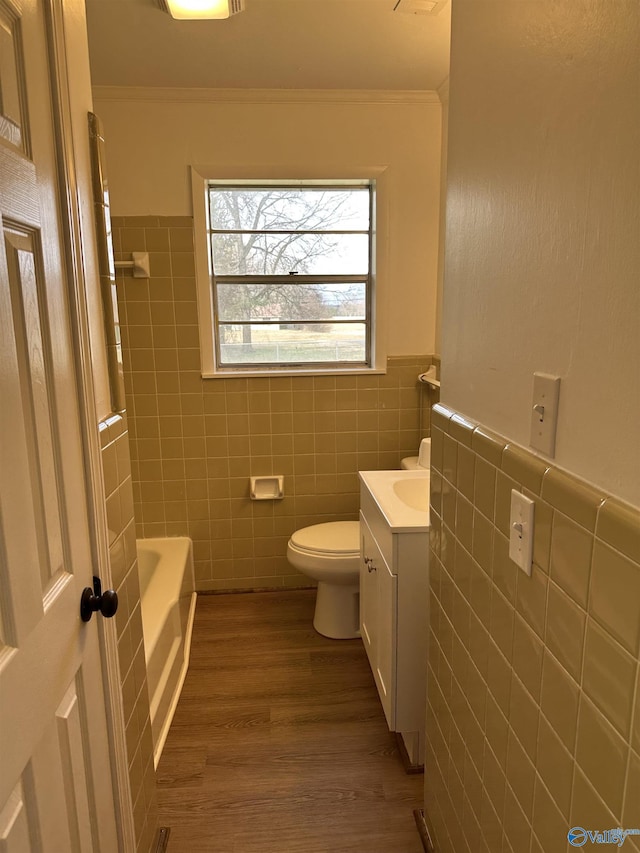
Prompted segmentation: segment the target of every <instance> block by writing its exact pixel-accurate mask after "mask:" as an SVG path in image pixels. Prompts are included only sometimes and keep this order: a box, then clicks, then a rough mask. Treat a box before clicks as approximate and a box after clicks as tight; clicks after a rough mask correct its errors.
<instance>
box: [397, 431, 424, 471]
mask: <svg viewBox="0 0 640 853" xmlns="http://www.w3.org/2000/svg"><path fill="white" fill-rule="evenodd" d="M430 465H431V439H430V438H423V439H422V441H421V442H420V448H419V450H418V455H417V456H405V458H404V459H401V460H400V467H401V468H402V469H403V470H405V471H419V470H420V469H421V468H426V469H427V470H428V469H429V467H430Z"/></svg>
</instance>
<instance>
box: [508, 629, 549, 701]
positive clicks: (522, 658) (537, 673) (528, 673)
mask: <svg viewBox="0 0 640 853" xmlns="http://www.w3.org/2000/svg"><path fill="white" fill-rule="evenodd" d="M543 653H544V646H543V644H542V641H541V640H540V638H539V637H538V636H537V634H536V633H535V632H534V631H532V630H531V628H529V626H528V625H527V623H526V622H525V621H524V619H522V618H521V617H520V616H518V615H516V617H515V622H514V632H513V669H514V672H515V673H516V674H517V676H518V678H519V679H520V681H522V683H523V684H524V686H525V687H526V688H527V690H528V691H529V693H530V694H531V695H532V696H533V698H534V699H535V700H536V703H538V704H539V703H540V690H541V684H542V658H543Z"/></svg>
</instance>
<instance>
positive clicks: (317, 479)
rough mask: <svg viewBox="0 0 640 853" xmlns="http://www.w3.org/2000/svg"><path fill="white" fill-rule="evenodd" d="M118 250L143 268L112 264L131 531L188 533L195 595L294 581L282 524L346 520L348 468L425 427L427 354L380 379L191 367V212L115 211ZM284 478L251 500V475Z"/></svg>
mask: <svg viewBox="0 0 640 853" xmlns="http://www.w3.org/2000/svg"><path fill="white" fill-rule="evenodd" d="M112 226H113V241H114V251H115V256H116V259H119V260H120V259H127V258H128V257H129V256H130V252H132V251H148V252H149V256H150V265H151V277H150V278H149V279H148V280H147V279H134V278H132V277H131V276H130V275H125V274H124V273H119V274H118V299H119V312H120V321H121V327H122V340H123V349H124V361H125V387H126V394H127V403H128V407H127V408H128V414H129V429H130V446H131V456H132V470H133V490H134V506H135V515H136V520H137V533H138V536H139V537H150V536H179V535H188V536H190V537H191V538H192V540H193V543H194V559H195V570H196V587H197V589H198V590H199V591H206V590H220V589H241V588H260V587H274V586H275V587H278V586H300V585H304V584H306V583H308V581H307V579H306V578H305V577H303V576H301V575H299V574H298V573H297V572H295V571H294V570H293V569H292V568H291V567H290V566H289V564H288V563H287V561H286V557H285V553H286V544H287V540H288V538H289V536H290V534H291V533H292V532H293V531H294V530H296V529H297V528H299V527H303V526H305V525H308V524H314V523H318V522H321V521H335V520H340V519H355V518H357V513H358V499H359V497H358V496H359V488H358V478H357V472H358V470H367V469H378V468H394V467H397V466H398V465H399V462H400V459H401V458H402V457H403V456H407V455H415V454H416V453H417V448H418V444H419V438H420V437H421V435H428V433H429V411H430V406H431V404H432V403H433V402H435V400H434V399H433V398H432V397H430V394H431V393H432V392H429V391H427V390H426V389H424V390H421V388H419V387H418V382H417V375H418V373H420V372H422V371H424V370H426V369H427V367H428V366H429V365H430V364H431V362H432V358H431V357H430V356H410V357H404V358H392V359H389V369H388V372H387V373H386V374H385V375H381V376H338V377H335V376H319V377H315V378H314V377H294V378H288V377H279V378H256V379H244V378H225V379H205V380H203V379H202V377H201V375H200V351H199V341H198V316H197V302H196V282H195V264H194V253H193V222H192V219H191V218H190V217H114V218H113V220H112ZM260 474H283V475H284V478H285V498H284V500H281V501H264V502H255V501H250V500H249V497H248V495H249V476H250V475H260Z"/></svg>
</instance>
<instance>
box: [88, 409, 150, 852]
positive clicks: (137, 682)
mask: <svg viewBox="0 0 640 853" xmlns="http://www.w3.org/2000/svg"><path fill="white" fill-rule="evenodd" d="M99 429H100V444H101V448H102V469H103V474H104V486H105V498H106V504H107V524H108V528H109V555H110V562H111V572H112V578H113V584H114V587H115V589H116V592H117V593H118V612H117V613H116V616H115V619H116V628H117V632H118V653H119V658H120V674H121V678H122V698H123V704H124V715H125V723H126V739H127V754H128V760H129V778H130V782H131V795H132V799H133V813H134V821H135V828H136V840H137V851H138V853H149V851H150V850H151V849H152V846H153V842H154V839H155V836H156V830H157V827H156V823H157V803H156V781H155V771H154V767H153V743H152V739H151V723H150V720H149V694H148V692H147V671H146V665H145V658H144V644H143V639H142V621H141V618H140V587H139V584H138V567H137V559H136V532H135V521H134V516H133V490H132V486H131V461H130V456H129V437H128V433H127V425H126V421H125V419H124V418H123V417H122V416H121V415H113V416H112V417H109V418H107V419H106V420H104V421H102V422H101V423H100V424H99Z"/></svg>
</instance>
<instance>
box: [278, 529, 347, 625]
mask: <svg viewBox="0 0 640 853" xmlns="http://www.w3.org/2000/svg"><path fill="white" fill-rule="evenodd" d="M287 559H288V560H289V562H290V563H291V565H292V566H293V567H294V568H296V569H297V570H298V571H299V572H301V573H302V574H303V575H306V576H307V577H309V578H313V580H316V581H317V582H318V591H317V594H316V609H315V614H314V617H313V627H314V628H315V629H316V631H317V632H318V633H319V634H322V635H323V636H324V637H329V638H330V639H332V640H350V639H353V638H354V637H359V636H360V627H359V626H360V575H359V567H360V523H359V522H358V521H331V522H327V523H325V524H313V525H311V527H302V528H301V529H300V530H296V532H295V533H294V534H292V536H291V539H289V543H288V545H287Z"/></svg>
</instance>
